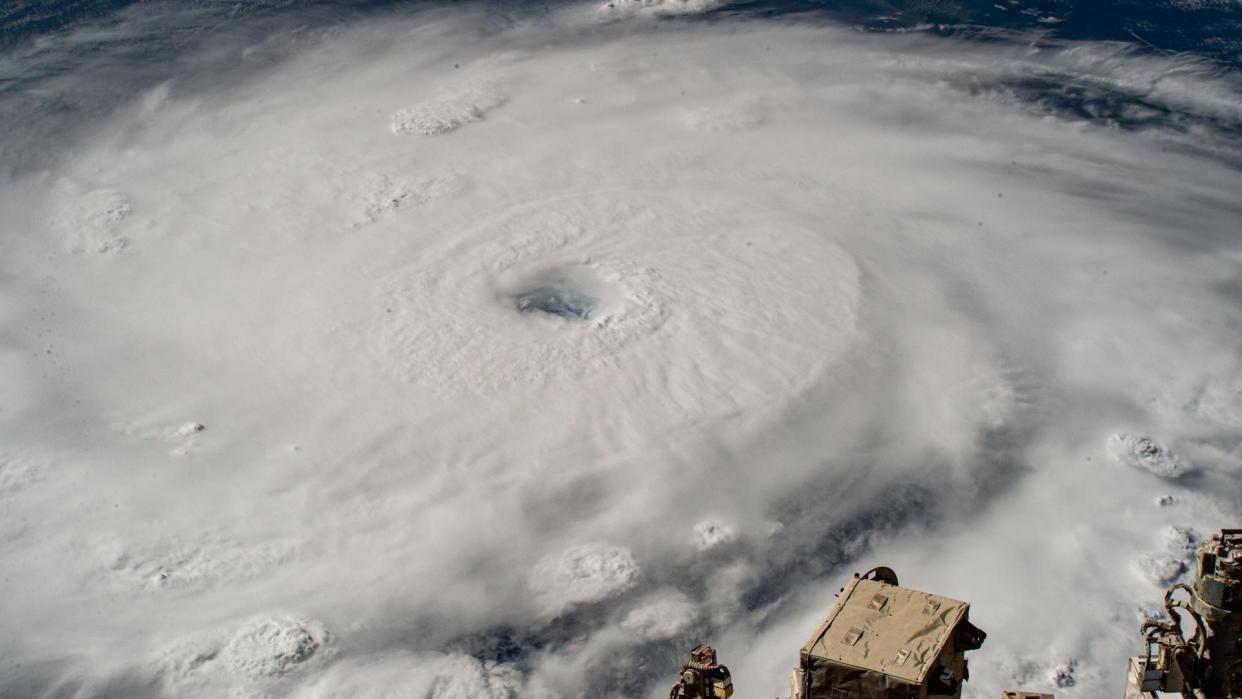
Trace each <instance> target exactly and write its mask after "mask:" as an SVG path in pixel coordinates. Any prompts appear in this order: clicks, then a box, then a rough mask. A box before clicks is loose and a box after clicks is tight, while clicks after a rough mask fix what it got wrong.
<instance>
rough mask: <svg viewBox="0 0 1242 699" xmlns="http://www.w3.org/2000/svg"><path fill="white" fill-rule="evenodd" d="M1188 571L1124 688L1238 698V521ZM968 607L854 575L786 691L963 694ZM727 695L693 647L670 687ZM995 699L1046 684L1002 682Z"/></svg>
mask: <svg viewBox="0 0 1242 699" xmlns="http://www.w3.org/2000/svg"><path fill="white" fill-rule="evenodd" d="M1194 573H1195V574H1194V580H1193V582H1192V583H1191V584H1189V585H1187V584H1184V583H1178V584H1176V585H1173V586H1172V587H1170V588H1169V590H1168V592H1167V593H1166V594H1165V598H1164V602H1165V604H1164V608H1165V614H1166V616H1167V618H1166V619H1164V620H1149V621H1147V622H1146V623H1144V624H1143V626H1142V628H1141V633H1142V634H1143V637H1144V639H1145V640H1146V653H1145V654H1144V655H1142V656H1139V657H1135V658H1131V659H1130V667H1129V671H1128V673H1127V680H1126V681H1127V684H1126V688H1125V694H1124V697H1125V699H1170V698H1175V697H1176V698H1181V699H1242V529H1224V530H1222V531H1221V532H1220V534H1217V535H1214V536H1212V537H1210V538H1209V539H1207V540H1206V541H1204V542H1203V543H1202V544H1201V545H1200V546H1199V547H1198V551H1197V555H1196V559H1195V571H1194ZM969 612H970V605H969V604H968V603H966V602H961V601H958V600H955V599H950V598H948V597H942V596H940V595H934V594H930V593H927V592H921V591H919V590H914V589H911V588H908V587H903V586H901V585H899V584H898V581H897V575H896V574H895V573H894V572H893V571H892V570H891V569H889V568H883V567H881V568H875V569H873V570H871V571H869V572H868V573H866V574H865V575H855V576H854V577H853V578H852V579H851V580H850V581H849V583H848V584H846V586H845V587H843V588H842V589H841V591H840V593H839V594H838V595H837V599H836V602H835V603H833V605H832V608H831V609H830V610H829V611H828V614H827V616H825V617H824V619H823V621H821V622H820V623H819V626H817V627H816V629H815V631H814V633H812V634H811V636H810V638H808V639H807V641H806V643H804V644H803V645H802V648H801V651H800V652H799V658H798V659H799V663H798V667H796V668H794V670H793V672H792V673H791V675H790V699H949V698H952V699H960V697H961V695H962V683H964V682H965V681H966V680H967V679H969V677H970V673H969V671H968V667H967V661H966V653H967V652H969V651H973V650H977V649H979V648H980V647H981V646H982V645H983V642H984V639H985V638H986V637H987V634H985V633H984V632H983V631H982V630H980V629H979V628H978V627H976V626H975V625H974V624H972V623H971V622H970V619H969ZM1186 622H1189V624H1190V629H1191V633H1190V634H1189V636H1188V635H1187V633H1186ZM732 694H733V680H732V677H731V676H730V674H729V670H728V668H726V667H725V666H723V665H720V664H719V663H718V662H717V659H716V651H715V650H714V649H712V648H711V647H709V646H699V647H697V648H695V649H694V651H692V652H691V660H690V662H689V663H687V664H686V666H685V667H684V668H683V670H682V675H681V677H680V678H679V679H678V682H677V683H676V684H674V685H673V688H672V690H670V693H669V697H670V699H708V698H709V697H714V698H719V699H724V698H726V697H729V696H731V695H732ZM1001 699H1053V695H1052V694H1047V693H1041V692H1029V691H1007V692H1003V693H1002V694H1001Z"/></svg>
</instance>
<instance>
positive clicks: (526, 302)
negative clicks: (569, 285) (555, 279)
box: [513, 286, 599, 321]
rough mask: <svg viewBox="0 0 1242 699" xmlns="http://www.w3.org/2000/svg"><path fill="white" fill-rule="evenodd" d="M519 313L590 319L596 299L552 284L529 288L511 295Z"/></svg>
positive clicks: (578, 319)
mask: <svg viewBox="0 0 1242 699" xmlns="http://www.w3.org/2000/svg"><path fill="white" fill-rule="evenodd" d="M513 303H514V305H515V306H516V307H517V309H518V311H519V312H521V313H545V314H547V315H550V316H557V317H559V318H565V319H566V320H574V321H583V320H590V318H591V313H593V312H594V311H595V308H596V306H597V305H598V303H599V302H598V301H596V300H595V299H593V298H591V297H590V296H587V295H585V294H581V293H578V292H576V291H572V290H568V289H561V288H557V287H552V286H544V287H539V288H538V289H531V290H530V291H527V292H525V293H521V294H518V295H516V296H514V297H513Z"/></svg>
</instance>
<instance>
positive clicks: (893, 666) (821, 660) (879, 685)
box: [790, 568, 987, 699]
mask: <svg viewBox="0 0 1242 699" xmlns="http://www.w3.org/2000/svg"><path fill="white" fill-rule="evenodd" d="M969 611H970V605H969V604H967V603H965V602H959V601H957V600H954V599H949V598H948V597H941V596H939V595H933V594H929V593H926V592H920V591H918V590H912V589H910V588H907V587H901V586H899V585H898V584H897V574H896V573H894V572H893V571H892V570H891V569H889V568H875V569H873V570H871V571H869V572H868V573H866V574H865V575H862V576H858V575H855V576H854V578H853V579H852V580H850V581H849V583H848V584H847V585H846V586H845V587H844V588H842V589H841V592H840V594H838V595H837V601H836V603H834V604H833V605H832V609H830V610H829V611H828V615H827V616H826V617H824V620H823V621H822V622H820V624H819V627H818V628H816V629H815V632H814V633H813V634H811V637H810V638H809V639H807V642H806V643H805V644H803V646H802V651H801V653H800V656H799V660H800V663H799V666H798V667H797V668H795V669H794V671H793V673H792V675H791V676H790V686H791V691H792V697H793V699H852V698H855V697H857V698H859V699H863V698H868V699H870V698H874V699H914V698H915V697H918V698H920V699H921V698H923V697H960V696H961V693H962V682H964V681H965V680H966V679H967V677H969V673H968V672H967V669H966V652H967V651H971V650H975V649H976V648H979V647H980V646H981V645H983V639H984V638H985V637H986V636H987V634H985V633H984V632H983V631H981V630H980V629H979V628H977V627H976V626H975V625H974V624H971V623H970V621H969V620H968V619H967V615H968V614H969Z"/></svg>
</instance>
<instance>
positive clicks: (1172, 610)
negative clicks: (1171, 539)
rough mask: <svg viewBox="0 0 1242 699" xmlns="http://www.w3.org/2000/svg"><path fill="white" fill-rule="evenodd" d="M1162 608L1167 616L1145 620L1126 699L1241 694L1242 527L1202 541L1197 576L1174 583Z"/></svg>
mask: <svg viewBox="0 0 1242 699" xmlns="http://www.w3.org/2000/svg"><path fill="white" fill-rule="evenodd" d="M1178 593H1182V594H1181V595H1179V594H1178ZM1164 610H1165V614H1166V615H1167V617H1168V618H1167V619H1165V620H1156V619H1152V620H1150V621H1147V622H1146V623H1144V624H1143V627H1142V634H1143V637H1144V638H1145V639H1146V640H1147V653H1146V655H1144V656H1139V657H1136V658H1131V659H1130V669H1129V673H1128V676H1127V679H1126V694H1125V696H1126V699H1154V698H1156V697H1187V698H1193V699H1239V698H1242V529H1222V530H1221V532H1220V534H1217V535H1214V536H1211V537H1209V538H1208V539H1207V540H1206V541H1204V542H1203V543H1202V544H1200V545H1199V548H1198V551H1197V552H1196V556H1195V576H1194V581H1193V582H1192V583H1191V584H1190V585H1186V584H1185V583H1178V584H1176V585H1174V586H1172V587H1170V588H1169V590H1168V592H1166V593H1165V595H1164ZM1183 614H1184V615H1185V616H1186V617H1189V619H1190V621H1191V624H1192V626H1193V632H1192V633H1191V635H1190V638H1189V639H1187V638H1186V634H1185V630H1184V628H1183V624H1182V622H1183Z"/></svg>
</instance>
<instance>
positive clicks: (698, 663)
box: [668, 645, 733, 699]
mask: <svg viewBox="0 0 1242 699" xmlns="http://www.w3.org/2000/svg"><path fill="white" fill-rule="evenodd" d="M668 696H669V699H712V698H717V699H726V697H731V696H733V677H732V675H730V674H729V668H727V667H725V666H724V665H721V664H720V663H718V662H716V649H715V648H712V647H711V646H705V645H699V646H698V647H696V648H695V649H694V650H692V651H690V661H689V662H687V663H686V664H685V665H684V666H682V668H681V677H679V678H678V679H677V684H674V685H673V688H672V689H671V690H669V693H668Z"/></svg>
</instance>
